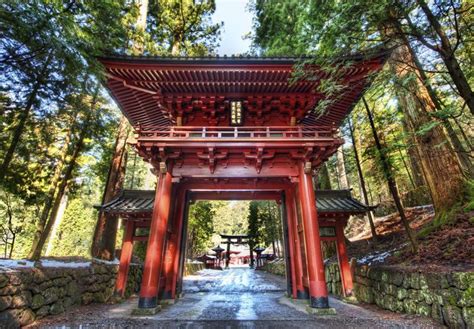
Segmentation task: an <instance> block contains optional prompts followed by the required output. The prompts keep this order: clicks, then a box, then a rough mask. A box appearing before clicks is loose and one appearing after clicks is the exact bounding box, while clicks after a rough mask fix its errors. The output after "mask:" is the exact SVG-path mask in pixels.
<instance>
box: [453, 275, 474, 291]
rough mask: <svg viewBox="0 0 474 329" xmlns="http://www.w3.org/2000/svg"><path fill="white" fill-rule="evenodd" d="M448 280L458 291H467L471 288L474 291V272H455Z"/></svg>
mask: <svg viewBox="0 0 474 329" xmlns="http://www.w3.org/2000/svg"><path fill="white" fill-rule="evenodd" d="M448 279H449V281H450V284H451V285H453V286H455V287H456V288H458V289H461V290H466V289H468V288H469V287H471V288H473V289H474V272H453V273H451V276H449V277H448Z"/></svg>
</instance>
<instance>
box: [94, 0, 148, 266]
mask: <svg viewBox="0 0 474 329" xmlns="http://www.w3.org/2000/svg"><path fill="white" fill-rule="evenodd" d="M138 6H139V10H140V14H139V16H138V19H137V24H136V28H137V30H138V31H139V32H141V33H143V34H144V33H145V30H146V20H147V16H148V0H139V2H138ZM143 37H144V35H143ZM143 51H144V39H143V40H139V41H138V42H136V43H135V44H134V45H133V46H132V52H133V53H134V54H135V55H141V54H142V53H143ZM128 134H129V129H128V120H127V118H125V116H123V115H122V117H121V118H120V123H119V129H118V132H117V138H116V141H115V148H114V154H113V156H112V162H111V164H110V168H109V174H108V176H107V182H106V184H105V191H104V195H103V197H102V204H104V203H107V202H109V201H111V200H112V199H113V198H114V197H115V196H117V195H118V193H120V191H121V190H122V189H123V183H124V180H125V170H126V163H127V139H128ZM117 227H118V217H117V216H115V215H110V214H106V213H103V212H99V215H98V220H97V224H96V227H95V230H94V237H93V239H92V247H91V254H92V257H96V258H101V259H108V260H112V259H114V258H115V242H116V240H117Z"/></svg>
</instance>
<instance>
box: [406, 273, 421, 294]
mask: <svg viewBox="0 0 474 329" xmlns="http://www.w3.org/2000/svg"><path fill="white" fill-rule="evenodd" d="M403 287H404V288H413V289H417V290H418V289H420V288H421V287H420V273H418V272H412V273H406V275H405V278H404V279H403Z"/></svg>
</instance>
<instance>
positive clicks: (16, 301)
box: [10, 290, 32, 308]
mask: <svg viewBox="0 0 474 329" xmlns="http://www.w3.org/2000/svg"><path fill="white" fill-rule="evenodd" d="M31 299H32V298H31V292H29V291H28V290H24V291H22V292H21V293H19V294H17V295H14V296H12V302H11V305H10V307H11V308H25V307H29V306H30V305H31Z"/></svg>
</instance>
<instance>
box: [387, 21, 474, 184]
mask: <svg viewBox="0 0 474 329" xmlns="http://www.w3.org/2000/svg"><path fill="white" fill-rule="evenodd" d="M396 24H397V29H398V31H399V33H400V35H401V36H402V40H403V42H404V44H405V46H406V47H407V48H408V50H409V52H410V56H411V58H412V60H413V63H414V64H415V67H416V70H415V72H414V73H415V74H416V75H417V78H418V79H419V80H420V83H421V84H422V86H421V88H423V86H424V88H425V89H426V92H427V94H428V96H429V100H431V102H425V101H423V99H421V100H420V103H421V104H422V105H425V106H431V107H432V111H436V112H441V111H442V110H443V107H442V105H441V101H440V99H439V98H438V95H436V92H435V90H434V89H433V88H432V86H431V83H430V81H429V78H428V76H427V75H426V73H425V70H424V68H423V65H422V64H421V62H420V60H419V59H418V56H417V54H416V52H415V51H414V49H413V47H412V46H411V44H410V43H409V41H408V39H407V38H406V36H405V35H403V34H402V33H401V26H400V24H399V22H398V21H397V23H396ZM422 97H423V96H422ZM436 112H435V113H434V114H433V116H436V117H437V118H438V119H439V120H440V121H441V123H442V124H443V126H444V128H445V129H446V132H447V133H448V137H449V140H450V142H451V144H452V146H453V148H454V150H455V152H456V155H457V157H458V161H459V163H460V165H461V166H462V168H464V170H465V171H466V173H467V174H468V176H469V177H472V176H474V166H473V165H472V162H471V159H470V157H469V153H468V152H467V151H466V150H465V148H464V146H463V145H462V142H461V141H460V140H459V137H458V135H457V134H456V132H455V131H454V128H453V126H452V124H451V122H450V121H449V119H448V118H445V117H439V116H437V115H436Z"/></svg>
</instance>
